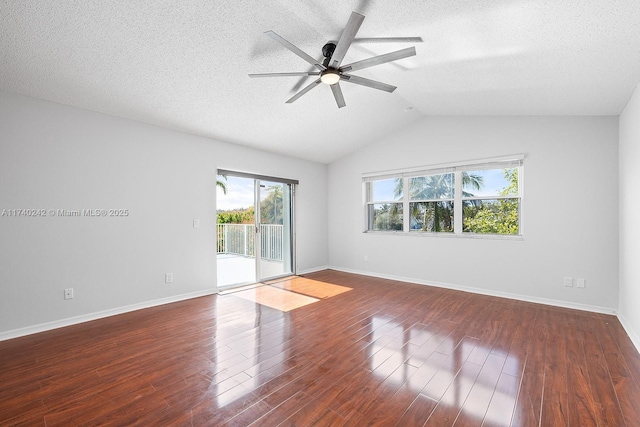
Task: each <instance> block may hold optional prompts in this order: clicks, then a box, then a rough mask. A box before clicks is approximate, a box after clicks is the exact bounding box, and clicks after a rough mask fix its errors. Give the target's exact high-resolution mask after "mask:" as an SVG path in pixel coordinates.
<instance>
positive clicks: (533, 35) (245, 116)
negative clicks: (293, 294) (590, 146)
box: [0, 0, 640, 163]
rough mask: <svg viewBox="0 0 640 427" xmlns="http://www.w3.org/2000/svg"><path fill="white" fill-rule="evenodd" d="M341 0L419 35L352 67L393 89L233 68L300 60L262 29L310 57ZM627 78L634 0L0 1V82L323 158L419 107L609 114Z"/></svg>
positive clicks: (636, 38) (340, 13)
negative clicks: (335, 87) (365, 65)
mask: <svg viewBox="0 0 640 427" xmlns="http://www.w3.org/2000/svg"><path fill="white" fill-rule="evenodd" d="M352 10H355V11H358V12H361V13H363V14H364V15H365V16H366V19H365V20H364V23H363V25H362V27H361V28H360V31H359V33H358V37H390V36H420V37H422V38H423V40H424V43H419V44H415V46H416V49H417V56H414V57H411V58H406V59H402V60H400V61H397V62H395V63H388V64H383V65H379V66H376V67H372V68H369V69H366V70H361V71H358V72H355V73H354V74H357V75H360V76H363V77H368V78H372V79H375V80H379V81H382V82H385V83H389V84H393V85H396V86H398V89H397V90H396V91H395V92H394V93H391V94H389V93H386V92H382V91H378V90H374V89H370V88H366V87H362V86H358V85H352V84H342V90H343V93H344V97H345V100H346V103H347V106H346V107H345V108H342V109H338V108H337V107H336V104H335V101H334V99H333V97H332V94H331V91H330V89H329V87H327V86H325V85H320V87H318V88H316V89H314V90H313V91H311V92H309V93H308V94H306V95H305V96H303V97H302V98H300V99H299V100H298V101H296V102H295V103H293V104H285V100H287V99H288V98H290V97H291V96H292V95H293V93H294V92H293V90H294V87H295V86H296V85H297V84H298V78H296V77H282V78H260V79H251V78H249V77H247V74H248V73H266V72H288V71H309V67H310V66H309V64H307V63H306V62H304V61H303V60H302V59H300V58H299V57H297V56H296V55H294V54H293V53H291V52H290V51H288V50H286V49H285V48H284V47H282V46H281V45H279V44H278V43H276V42H275V41H273V40H271V39H269V38H268V37H266V36H264V35H263V33H264V31H266V30H273V31H275V32H277V33H278V34H280V35H281V36H283V37H284V38H286V39H288V40H289V41H290V42H292V43H293V44H295V45H297V46H298V47H299V48H301V49H302V50H304V51H305V52H307V53H309V54H310V55H311V56H314V57H317V58H321V57H322V54H321V48H322V45H323V44H324V43H326V42H327V41H329V40H337V39H338V38H339V36H340V34H341V30H342V28H343V27H344V25H345V24H346V22H347V20H348V18H349V15H350V13H351V11H352ZM408 46H411V44H409V45H407V44H380V43H377V44H359V45H353V46H352V47H351V49H350V50H349V51H348V53H347V56H346V58H345V63H347V62H354V61H357V60H360V59H364V58H367V57H369V56H374V55H379V54H383V53H387V52H390V51H394V50H398V49H401V48H405V47H408ZM311 81H312V80H309V82H311ZM639 81H640V1H638V0H616V1H613V0H612V1H601V0H597V1H596V0H562V1H548V0H530V1H526V0H522V1H518V0H508V1H506V0H505V1H500V0H493V1H477V0H468V1H451V0H446V1H445V0H433V1H424V0H410V1H398V0H395V1H382V0H380V1H373V0H372V1H363V0H353V1H345V0H322V1H320V0H313V1H304V2H302V1H291V0H276V1H247V0H242V1H238V0H236V1H214V0H187V1H178V0H109V1H103V0H100V1H98V0H56V1H51V0H0V90H3V91H7V92H14V93H19V94H24V95H28V96H31V97H35V98H41V99H45V100H49V101H54V102H58V103H62V104H68V105H73V106H76V107H81V108H85V109H89V110H94V111H99V112H103V113H108V114H112V115H116V116H122V117H127V118H130V119H134V120H139V121H142V122H147V123H152V124H156V125H159V126H163V127H166V128H170V129H176V130H179V131H184V132H189V133H193V134H199V135H204V136H208V137H212V138H216V139H220V140H224V141H229V142H234V143H239V144H243V145H247V146H252V147H256V148H261V149H265V150H269V151H273V152H278V153H284V154H288V155H292V156H295V157H300V158H306V159H310V160H315V161H319V162H325V163H326V162H331V161H333V160H335V159H337V158H340V157H341V156H343V155H345V154H347V153H349V152H351V151H353V150H355V149H358V148H360V147H363V146H365V145H367V144H369V143H371V142H373V141H374V140H376V139H378V138H380V137H381V136H382V135H385V134H388V133H392V132H394V131H396V130H398V129H400V128H402V127H404V126H406V125H407V124H409V123H411V122H413V121H415V120H417V119H418V118H420V117H423V116H425V115H426V116H429V115H617V114H619V113H620V112H621V111H622V109H623V108H624V106H625V104H626V102H627V100H628V99H629V97H630V96H631V93H632V91H633V89H634V88H635V86H636V84H637V83H638V82H639Z"/></svg>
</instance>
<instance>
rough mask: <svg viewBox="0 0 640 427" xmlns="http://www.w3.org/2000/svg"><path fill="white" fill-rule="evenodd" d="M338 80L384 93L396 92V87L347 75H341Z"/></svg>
mask: <svg viewBox="0 0 640 427" xmlns="http://www.w3.org/2000/svg"><path fill="white" fill-rule="evenodd" d="M340 80H342V81H345V82H349V83H355V84H357V85H362V86H367V87H372V88H374V89H379V90H383V91H385V92H393V91H394V90H396V86H392V85H388V84H386V83H382V82H377V81H375V80H370V79H365V78H364V77H358V76H351V75H349V74H343V75H341V76H340Z"/></svg>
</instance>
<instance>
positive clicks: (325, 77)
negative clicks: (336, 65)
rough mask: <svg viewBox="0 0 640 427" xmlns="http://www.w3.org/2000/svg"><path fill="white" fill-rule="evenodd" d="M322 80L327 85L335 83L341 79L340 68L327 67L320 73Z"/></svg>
mask: <svg viewBox="0 0 640 427" xmlns="http://www.w3.org/2000/svg"><path fill="white" fill-rule="evenodd" d="M320 81H321V82H322V83H324V84H326V85H334V84H336V83H338V82H339V81H340V73H338V70H334V69H331V68H327V69H326V70H324V71H323V72H322V74H321V75H320Z"/></svg>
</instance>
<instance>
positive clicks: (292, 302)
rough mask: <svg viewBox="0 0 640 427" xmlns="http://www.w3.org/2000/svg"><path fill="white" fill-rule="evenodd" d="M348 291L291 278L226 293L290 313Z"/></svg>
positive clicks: (326, 284) (327, 284) (321, 283)
mask: <svg viewBox="0 0 640 427" xmlns="http://www.w3.org/2000/svg"><path fill="white" fill-rule="evenodd" d="M350 290H351V288H348V287H346V286H339V285H333V284H331V283H325V282H320V281H317V280H312V279H307V278H304V277H299V276H291V277H287V278H284V279H278V280H274V281H270V282H267V283H258V284H256V285H254V286H249V287H243V288H242V289H240V290H237V291H227V292H226V293H232V294H233V295H235V296H237V297H240V298H244V299H246V300H249V301H253V302H257V303H258V304H262V305H266V306H268V307H271V308H275V309H277V310H280V311H291V310H294V309H296V308H299V307H304V306H305V305H309V304H313V303H314V302H318V301H320V299H324V298H330V297H333V296H336V295H339V294H341V293H344V292H347V291H350Z"/></svg>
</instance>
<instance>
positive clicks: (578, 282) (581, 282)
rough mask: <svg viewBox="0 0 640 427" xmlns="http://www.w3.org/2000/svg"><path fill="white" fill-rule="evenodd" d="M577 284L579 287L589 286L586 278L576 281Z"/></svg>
mask: <svg viewBox="0 0 640 427" xmlns="http://www.w3.org/2000/svg"><path fill="white" fill-rule="evenodd" d="M576 286H577V287H578V288H586V287H587V281H586V280H585V279H578V281H577V282H576Z"/></svg>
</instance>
